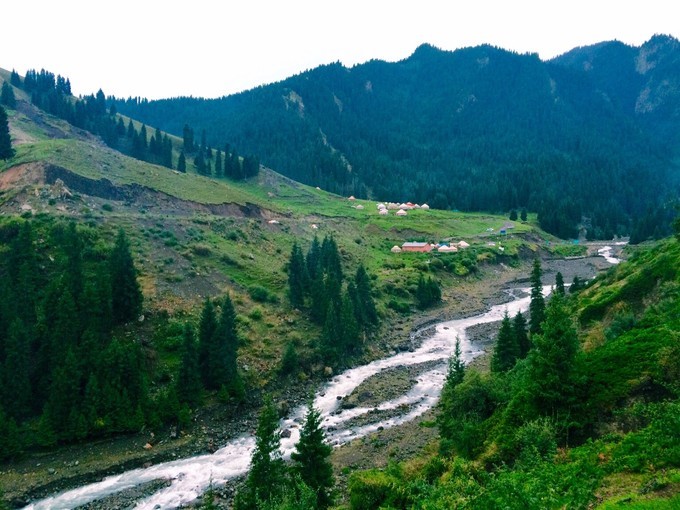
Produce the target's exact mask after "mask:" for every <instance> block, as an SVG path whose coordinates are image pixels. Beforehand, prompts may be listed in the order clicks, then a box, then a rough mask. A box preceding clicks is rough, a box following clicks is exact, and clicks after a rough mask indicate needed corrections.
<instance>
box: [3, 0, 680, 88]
mask: <svg viewBox="0 0 680 510" xmlns="http://www.w3.org/2000/svg"><path fill="white" fill-rule="evenodd" d="M0 23H1V28H0V67H1V68H4V69H7V70H11V69H16V70H17V72H19V73H20V74H22V75H23V74H24V73H25V72H26V70H27V69H37V70H40V69H41V68H45V69H47V70H49V71H52V72H53V73H55V74H61V75H62V76H66V77H68V78H69V79H70V80H71V85H72V89H73V92H74V93H75V94H88V93H91V92H96V91H97V89H99V88H102V89H103V90H104V92H105V93H106V94H107V95H110V94H114V95H116V96H118V97H127V96H142V97H147V98H149V99H157V98H164V97H175V96H180V95H186V96H188V95H193V96H195V97H219V96H223V95H227V94H232V93H235V92H240V91H242V90H246V89H250V88H253V87H256V86H258V85H262V84H265V83H271V82H274V81H279V80H282V79H284V78H287V77H288V76H291V75H293V74H297V73H300V72H302V71H305V70H307V69H311V68H314V67H316V66H318V65H321V64H327V63H330V62H336V61H340V62H342V63H343V64H344V65H346V66H352V65H354V64H357V63H363V62H366V61H367V60H371V59H374V58H376V59H382V60H388V61H397V60H401V59H404V58H406V57H408V56H409V55H410V54H411V53H412V52H413V50H414V49H415V48H416V47H417V46H418V45H420V44H422V43H425V42H427V43H430V44H433V45H435V46H437V47H439V48H442V49H445V50H455V49H457V48H462V47H466V46H475V45H478V44H484V43H489V44H493V45H495V46H499V47H501V48H505V49H508V50H514V51H517V52H520V53H525V52H532V53H533V52H536V53H538V54H539V56H540V57H541V58H542V59H544V60H545V59H549V58H552V57H554V56H556V55H559V54H562V53H564V52H566V51H568V50H570V49H572V48H573V47H575V46H584V45H588V44H593V43H596V42H600V41H606V40H614V39H616V40H619V41H622V42H624V43H627V44H631V45H635V46H639V45H640V44H642V43H643V42H645V41H646V40H648V39H649V38H650V37H651V36H652V35H654V34H669V35H673V36H674V37H680V7H678V6H677V4H676V2H675V0H645V1H644V2H642V1H631V2H629V1H621V0H566V1H562V0H560V1H551V0H467V1H464V2H461V1H459V0H449V1H443V0H417V1H403V0H333V1H326V0H288V1H285V0H236V1H229V0H213V1H208V0H183V1H179V0H134V1H133V0H115V1H108V0H89V1H86V0H18V1H3V2H2V5H1V6H0Z"/></svg>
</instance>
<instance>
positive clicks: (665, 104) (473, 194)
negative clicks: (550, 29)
mask: <svg viewBox="0 0 680 510" xmlns="http://www.w3.org/2000/svg"><path fill="white" fill-rule="evenodd" d="M664 44H665V45H667V46H669V48H665V46H664V47H663V48H661V49H659V45H661V46H663V45H664ZM610 46H611V45H610V44H608V43H602V44H601V45H599V46H597V45H596V47H588V49H586V50H578V49H575V50H572V53H571V54H570V55H569V56H568V57H566V56H562V57H561V58H559V57H558V58H557V59H553V60H551V61H548V62H544V61H541V60H540V59H539V58H538V56H537V55H536V54H517V53H513V52H508V51H506V50H503V49H500V48H496V47H493V46H490V45H482V46H476V47H470V48H464V49H460V50H456V51H444V50H439V49H437V48H435V47H434V46H432V45H429V44H424V45H421V46H419V47H418V48H417V49H416V51H414V52H413V54H412V55H410V56H409V57H408V58H406V59H404V60H401V61H398V62H395V63H388V62H384V61H379V60H371V61H368V62H366V63H364V64H357V65H355V66H353V67H351V68H346V67H344V66H342V65H341V64H339V63H333V64H328V65H325V66H319V67H317V68H315V69H312V70H309V71H306V72H304V73H300V74H298V75H295V76H292V77H290V78H288V79H286V80H283V81H280V82H277V83H275V84H270V85H265V86H261V87H258V88H256V89H252V90H250V91H247V92H242V93H240V94H237V95H234V96H226V97H223V98H220V99H216V100H205V99H194V98H177V99H168V100H161V101H145V100H140V99H128V100H116V99H115V98H111V99H112V100H113V101H114V103H115V104H116V106H117V108H118V109H119V111H121V112H124V113H129V114H131V115H133V116H136V117H138V118H141V119H143V120H144V121H146V122H148V123H151V124H154V125H160V126H161V127H162V128H163V129H165V130H167V131H169V132H173V133H179V132H181V129H182V127H183V125H184V124H188V125H190V126H192V127H193V128H195V129H196V130H197V131H202V130H205V132H206V134H207V138H208V142H209V143H210V144H211V145H213V146H218V147H219V146H221V144H222V143H224V142H225V141H226V142H228V143H230V144H233V145H235V146H237V147H239V150H242V151H246V152H250V153H254V154H259V155H261V157H262V161H263V162H264V163H266V164H267V165H268V166H270V167H272V168H275V169H276V170H277V171H279V172H281V173H283V174H284V175H287V176H289V177H292V178H294V179H296V180H299V181H301V182H304V183H306V184H309V185H313V186H320V187H322V188H324V189H328V190H330V191H333V192H337V193H340V194H344V195H351V194H352V195H355V196H363V197H367V196H371V197H374V198H377V199H382V200H395V201H401V200H404V199H405V197H406V196H410V197H415V200H416V201H419V202H425V201H426V202H428V203H431V204H432V203H433V204H435V206H436V207H440V208H445V209H446V208H450V209H461V210H469V211H475V210H476V211H494V212H501V211H508V210H510V209H512V208H522V207H524V208H528V209H529V210H532V211H536V212H538V213H539V218H540V219H541V225H542V226H543V228H545V229H547V230H548V231H550V232H551V233H553V234H556V235H558V236H560V237H576V235H577V232H576V227H577V226H579V225H581V226H582V227H583V226H584V225H585V228H586V230H588V234H587V235H588V236H589V237H594V238H603V237H604V238H608V237H611V236H612V235H614V234H624V233H630V231H631V230H632V229H633V227H634V225H635V223H636V221H637V219H638V218H640V217H642V216H644V215H645V214H646V213H647V212H648V210H649V209H650V208H651V209H657V208H659V207H660V205H659V197H664V196H665V193H664V190H668V189H669V188H670V189H675V186H677V184H678V182H679V181H680V179H679V178H678V177H679V173H678V171H677V165H676V163H675V161H676V160H677V155H678V153H679V148H680V143H679V142H680V139H678V136H677V135H676V130H675V129H674V128H675V127H676V125H677V123H678V121H677V116H676V112H677V110H678V105H680V95H679V94H678V91H679V90H680V84H678V83H676V82H677V80H675V81H673V79H671V78H673V71H674V69H675V67H674V66H675V64H674V62H675V60H676V59H677V56H676V55H677V51H676V49H675V46H677V41H676V40H675V39H673V38H667V39H664V38H656V39H651V40H650V41H649V42H648V43H646V45H643V46H641V47H640V48H642V49H644V50H645V52H646V53H645V54H646V55H650V56H649V57H648V59H651V60H649V61H650V62H654V63H655V65H654V66H649V71H648V74H647V75H645V77H646V78H647V81H646V82H644V83H642V82H641V80H640V79H639V78H640V75H638V74H636V73H635V71H634V61H633V59H632V58H628V57H626V58H623V57H622V56H621V55H619V54H618V53H617V55H618V56H616V59H615V60H611V61H609V60H607V59H606V58H604V57H602V58H604V60H605V61H606V62H609V63H610V65H609V68H612V69H614V71H611V72H607V73H601V72H600V68H599V67H598V66H595V69H594V70H593V71H592V72H586V71H584V70H583V69H579V68H578V66H577V65H573V64H572V62H581V61H583V60H584V58H585V57H583V56H582V54H584V53H588V54H590V53H592V54H598V55H599V52H602V51H604V50H608V49H609V48H610ZM615 47H616V48H618V50H620V52H621V53H622V55H623V56H624V57H625V56H626V55H628V56H629V57H630V54H631V52H634V49H631V48H630V47H626V46H625V45H623V46H622V45H615ZM664 48H665V49H664ZM661 50H664V51H661ZM638 51H642V50H638ZM664 52H665V53H664ZM654 55H656V56H654ZM659 55H661V57H663V58H661V57H659ZM598 58H600V57H598ZM621 69H623V70H625V71H626V73H627V74H625V75H624V74H622V71H621ZM631 69H633V70H632V71H631ZM669 73H670V78H668V76H669ZM621 76H629V78H626V79H623V80H622V79H620V77H621ZM633 78H634V79H633ZM619 82H622V83H621V84H619ZM643 85H644V87H643ZM640 96H642V97H643V99H642V100H639V101H638V98H639V97H640ZM645 98H646V99H645ZM635 101H638V102H639V103H640V104H641V105H642V106H640V107H639V108H638V109H642V110H644V109H645V108H646V110H649V112H650V113H649V114H647V113H645V114H644V118H640V115H639V114H636V113H635V108H634V106H633V105H634V104H635ZM622 105H625V106H626V108H623V107H622ZM644 105H647V106H646V107H644ZM642 110H641V111H642ZM646 110H645V111H646ZM643 113H644V112H643ZM633 183H634V185H633ZM633 188H635V189H633ZM588 226H590V227H588ZM667 230H668V229H667ZM666 233H668V232H666Z"/></svg>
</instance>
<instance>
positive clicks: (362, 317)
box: [354, 264, 378, 330]
mask: <svg viewBox="0 0 680 510" xmlns="http://www.w3.org/2000/svg"><path fill="white" fill-rule="evenodd" d="M354 283H355V285H356V290H357V301H356V304H355V305H358V306H357V310H356V311H357V318H358V320H359V325H360V327H361V328H362V329H364V330H367V329H368V328H370V327H371V326H375V325H377V324H378V312H377V311H376V308H375V301H373V296H372V295H371V281H370V279H369V277H368V273H367V272H366V269H365V268H364V266H363V264H360V265H359V267H358V268H357V272H356V275H355V277H354Z"/></svg>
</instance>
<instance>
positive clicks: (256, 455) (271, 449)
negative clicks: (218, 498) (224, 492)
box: [234, 396, 286, 510]
mask: <svg viewBox="0 0 680 510" xmlns="http://www.w3.org/2000/svg"><path fill="white" fill-rule="evenodd" d="M278 428H279V420H278V415H277V413H276V407H275V406H274V402H273V400H272V399H271V397H269V396H268V397H266V399H265V402H264V405H263V406H262V410H261V411H260V416H259V419H258V422H257V432H256V433H255V450H254V451H253V456H252V459H251V461H250V471H249V472H248V477H247V478H246V481H245V483H244V484H243V486H242V487H241V488H240V490H239V491H238V493H237V494H236V499H235V501H234V509H235V510H258V508H260V505H261V504H263V503H267V502H269V501H271V500H273V499H275V498H277V497H278V496H280V495H281V494H282V493H283V489H284V485H285V481H286V466H285V464H284V463H283V459H282V457H281V451H280V446H281V435H280V433H279V430H278Z"/></svg>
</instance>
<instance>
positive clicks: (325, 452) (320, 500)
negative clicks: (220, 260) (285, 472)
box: [290, 400, 335, 509]
mask: <svg viewBox="0 0 680 510" xmlns="http://www.w3.org/2000/svg"><path fill="white" fill-rule="evenodd" d="M332 451H333V448H331V446H330V445H329V444H327V443H326V437H325V434H324V431H323V428H322V426H321V413H320V412H319V411H318V410H317V409H315V408H314V405H313V402H312V401H311V400H310V402H309V404H308V405H307V414H306V416H305V422H304V424H303V425H302V430H301V431H300V440H299V441H298V442H297V443H296V445H295V451H294V452H293V453H292V454H291V456H290V457H291V459H292V460H293V462H294V466H293V470H294V471H295V472H296V473H297V474H299V476H300V479H301V480H302V481H303V482H304V483H305V484H306V485H307V486H308V487H310V488H311V489H312V490H313V491H314V492H315V493H316V508H318V509H325V508H328V507H329V506H330V505H331V504H332V503H333V495H332V488H333V485H334V483H335V482H334V479H333V466H332V465H331V462H330V455H331V452H332Z"/></svg>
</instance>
